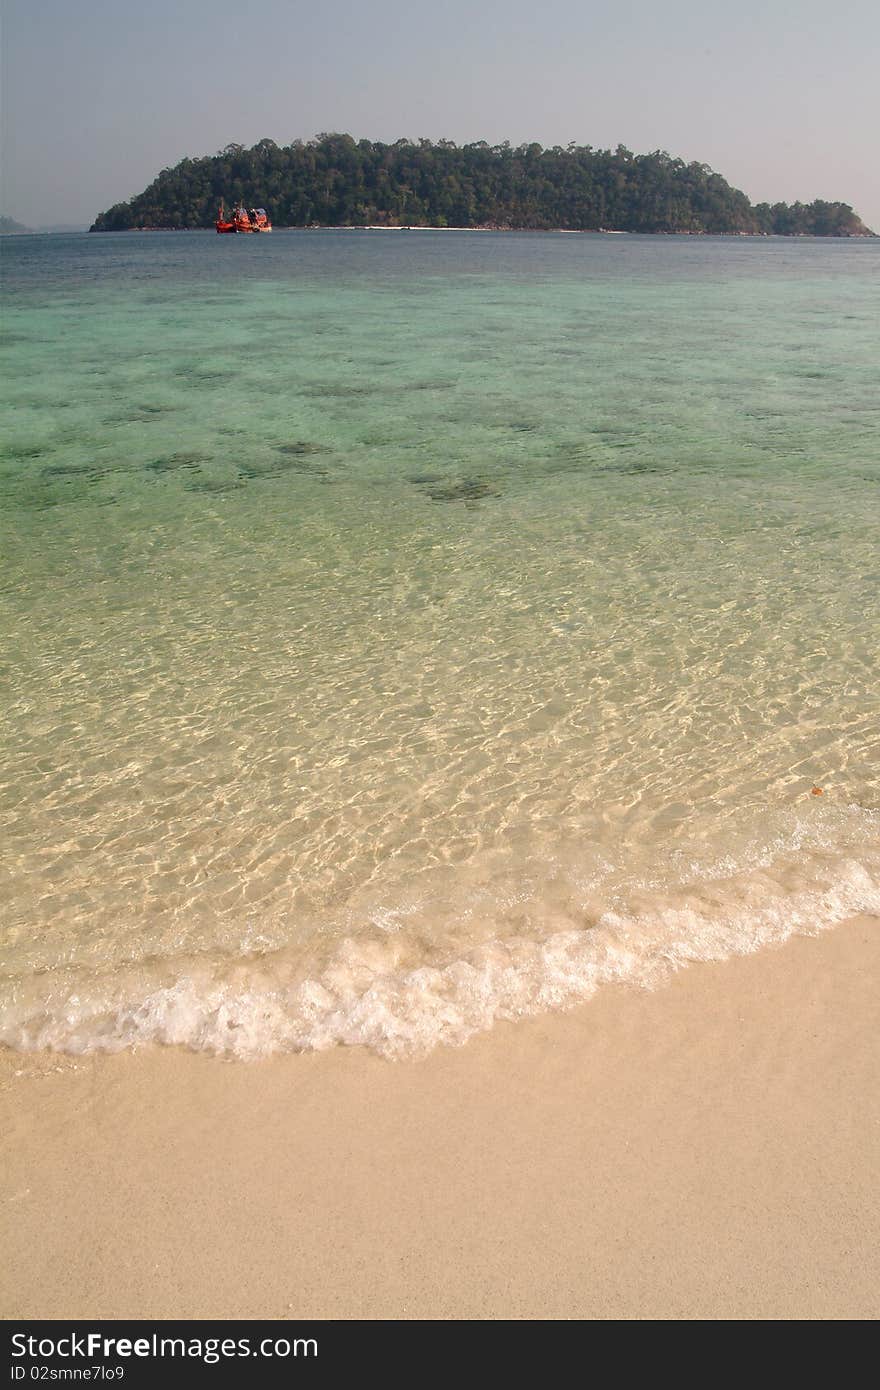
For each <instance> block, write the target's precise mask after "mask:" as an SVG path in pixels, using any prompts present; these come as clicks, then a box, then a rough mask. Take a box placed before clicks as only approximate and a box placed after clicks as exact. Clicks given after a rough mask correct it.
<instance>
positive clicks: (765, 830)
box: [0, 232, 880, 1057]
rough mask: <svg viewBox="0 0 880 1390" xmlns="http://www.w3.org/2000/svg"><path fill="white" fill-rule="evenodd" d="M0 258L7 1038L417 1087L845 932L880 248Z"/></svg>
mask: <svg viewBox="0 0 880 1390" xmlns="http://www.w3.org/2000/svg"><path fill="white" fill-rule="evenodd" d="M3 255H4V264H5V279H6V312H5V316H4V329H5V338H6V341H5V345H4V349H3V357H4V362H3V370H4V382H5V386H4V393H5V397H6V402H7V406H8V409H7V425H6V429H5V434H4V439H5V447H4V456H3V460H2V464H0V505H2V547H3V559H2V585H0V603H2V609H3V617H2V631H0V648H2V662H3V671H4V681H5V683H6V686H7V690H8V694H7V695H6V696H5V699H4V704H5V716H6V717H5V720H4V749H3V762H2V772H0V839H2V844H3V848H4V855H3V857H4V861H5V867H4V876H3V879H2V882H0V920H2V960H3V981H2V984H0V991H2V994H0V1005H2V1024H0V1039H2V1040H3V1041H5V1042H6V1043H8V1044H10V1045H12V1046H16V1047H57V1048H68V1049H72V1050H83V1049H90V1048H94V1047H110V1048H114V1047H119V1046H124V1045H127V1044H130V1043H133V1042H136V1041H139V1040H162V1041H170V1042H183V1043H187V1044H190V1045H192V1046H195V1047H203V1048H208V1049H212V1050H220V1051H230V1052H232V1053H235V1054H237V1055H239V1056H245V1057H247V1056H253V1055H258V1054H260V1053H263V1052H266V1051H271V1050H273V1049H277V1048H291V1047H296V1048H299V1047H310V1046H323V1045H326V1044H328V1043H330V1042H333V1041H344V1042H367V1043H369V1044H370V1045H372V1046H374V1047H376V1048H378V1049H379V1050H382V1051H385V1052H388V1053H395V1052H401V1051H408V1050H413V1049H416V1050H420V1049H424V1048H425V1047H429V1046H431V1045H432V1044H433V1043H434V1042H436V1041H438V1040H448V1041H458V1040H462V1039H464V1038H466V1037H467V1036H469V1035H470V1034H471V1033H473V1032H474V1031H476V1030H478V1029H481V1028H485V1027H488V1026H490V1025H491V1022H492V1021H493V1019H494V1018H497V1017H512V1016H516V1015H518V1014H522V1013H528V1012H534V1011H536V1010H540V1009H545V1008H553V1007H557V1006H561V1005H564V1004H568V1003H571V1002H573V1001H575V1000H577V999H582V998H585V997H587V996H588V995H589V994H590V993H591V992H592V991H593V989H594V988H595V987H596V985H597V984H599V983H601V982H602V981H603V980H607V979H619V978H624V979H631V980H635V981H638V982H642V983H651V982H653V981H654V980H656V979H658V978H660V977H661V976H662V975H663V973H664V972H665V971H666V970H668V969H669V968H671V967H673V966H676V965H678V964H681V963H684V962H685V961H687V960H689V959H707V958H717V957H722V956H725V955H728V954H731V953H736V952H741V951H746V950H753V949H756V948H757V947H758V946H760V945H762V944H764V943H769V942H772V941H776V940H780V939H783V938H784V937H785V936H786V935H788V934H790V933H791V932H792V931H809V930H817V929H819V928H821V927H823V926H828V925H831V924H833V923H834V922H835V921H837V920H840V919H841V918H842V917H844V916H847V915H850V914H851V913H853V912H856V911H880V766H878V764H880V711H878V701H877V674H876V660H875V658H876V649H877V641H878V620H877V594H878V579H880V565H878V558H877V540H878V521H880V392H878V376H880V371H878V362H880V327H878V325H880V242H861V243H859V242H833V243H829V242H815V241H793V242H792V241H780V240H773V239H755V240H752V239H742V240H715V239H688V238H668V239H667V238H651V237H644V238H643V237H623V236H612V237H603V236H553V235H540V234H538V235H526V234H523V235H514V234H488V233H473V234H467V233H455V234H444V233H430V232H419V233H415V232H414V233H409V234H406V233H393V234H392V233H332V232H323V233H289V234H277V233H276V234H274V235H273V237H272V238H231V237H230V238H217V237H216V236H213V235H209V234H205V235H201V234H190V235H178V236H173V235H165V236H163V235H122V236H100V237H96V236H92V237H88V236H81V237H51V238H47V237H22V238H15V239H9V240H7V241H6V243H5V244H4V246H3ZM813 787H821V788H822V789H823V794H822V795H821V796H817V795H813V794H812V788H813Z"/></svg>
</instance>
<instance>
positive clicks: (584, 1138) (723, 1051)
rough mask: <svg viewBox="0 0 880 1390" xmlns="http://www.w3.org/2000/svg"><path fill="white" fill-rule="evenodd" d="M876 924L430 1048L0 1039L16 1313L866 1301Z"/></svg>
mask: <svg viewBox="0 0 880 1390" xmlns="http://www.w3.org/2000/svg"><path fill="white" fill-rule="evenodd" d="M878 927H880V922H878V920H877V919H875V918H870V919H869V918H859V919H858V920H855V921H852V922H850V923H847V924H846V925H844V926H842V927H840V928H838V929H837V930H835V931H830V932H826V933H824V934H822V935H821V936H819V937H816V938H812V939H803V938H801V939H795V940H793V941H790V942H789V943H788V944H787V945H786V946H784V947H783V948H781V949H779V950H776V951H769V952H765V953H763V954H759V955H756V956H751V957H747V958H743V959H738V960H733V961H730V962H727V963H725V964H721V965H705V966H694V967H692V968H691V969H689V970H687V971H685V972H683V973H682V974H681V975H679V976H678V977H676V979H675V980H674V981H673V982H672V983H671V984H670V985H668V986H667V987H665V988H663V989H660V990H658V991H657V992H656V993H654V994H646V993H643V992H640V991H636V990H627V989H623V988H607V989H605V990H604V991H603V992H601V993H600V995H599V996H598V997H597V998H596V999H594V1000H593V1001H592V1002H591V1003H589V1004H587V1005H585V1006H583V1007H582V1008H580V1009H578V1010H577V1011H575V1012H573V1013H571V1014H569V1015H565V1016H559V1015H557V1016H547V1017H544V1018H540V1019H534V1020H529V1021H525V1022H523V1023H519V1024H515V1025H501V1026H498V1027H496V1028H495V1030H494V1031H493V1032H492V1033H490V1034H487V1035H484V1036H482V1037H479V1038H477V1039H475V1040H474V1041H473V1042H471V1043H469V1044H468V1046H467V1047H465V1048H462V1049H458V1050H440V1051H437V1052H435V1053H433V1054H432V1055H431V1056H430V1057H429V1058H427V1059H426V1060H425V1061H422V1062H406V1063H401V1062H398V1063H390V1062H384V1061H381V1060H379V1059H377V1058H376V1057H374V1056H371V1055H369V1054H366V1053H364V1052H362V1051H360V1050H358V1049H340V1050H336V1051H334V1052H331V1053H325V1054H321V1055H315V1054H311V1055H303V1056H290V1057H281V1058H278V1059H276V1060H273V1061H270V1062H266V1063H260V1064H250V1065H246V1064H242V1063H226V1062H220V1061H218V1060H216V1059H213V1058H209V1057H205V1056H195V1055H191V1054H188V1053H181V1052H177V1051H173V1050H164V1051H163V1050H155V1051H151V1052H144V1053H141V1054H139V1055H135V1056H131V1055H122V1056H116V1057H90V1058H81V1059H66V1058H59V1057H45V1056H43V1057H39V1058H34V1057H22V1056H18V1055H15V1054H10V1053H7V1054H4V1055H3V1057H2V1059H0V1060H2V1072H0V1080H2V1096H0V1107H2V1113H0V1131H2V1136H3V1137H2V1146H3V1155H2V1173H3V1189H2V1212H3V1230H2V1232H0V1239H2V1241H3V1246H4V1252H5V1253H4V1259H3V1261H2V1274H0V1311H2V1313H3V1315H4V1316H6V1317H18V1316H31V1317H43V1318H47V1317H85V1316H92V1317H96V1316H104V1317H129V1316H141V1317H189V1316H193V1317H195V1316H202V1317H216V1318H223V1317H257V1316H266V1317H284V1316H288V1317H298V1316H302V1317H323V1318H332V1317H367V1318H372V1317H392V1318H399V1317H433V1318H450V1317H458V1318H462V1317H490V1318H496V1317H537V1318H550V1317H565V1318H568V1317H577V1318H868V1317H875V1316H877V1314H878V1312H880V1294H878V1288H880V1200H878V1183H877V1179H878V1172H880V1162H878V1160H880V1087H878V1051H880V1045H878V1021H880V1020H878V1004H877V979H878V966H880V930H878Z"/></svg>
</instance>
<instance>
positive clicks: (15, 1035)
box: [0, 860, 880, 1060]
mask: <svg viewBox="0 0 880 1390" xmlns="http://www.w3.org/2000/svg"><path fill="white" fill-rule="evenodd" d="M836 868H837V873H836V875H835V879H836V881H835V882H834V884H833V885H831V886H829V885H827V884H826V885H825V886H823V887H821V888H817V887H815V886H814V887H813V888H811V889H810V890H806V891H804V890H801V891H799V892H794V893H786V894H774V895H773V900H772V901H769V902H767V901H765V902H763V903H755V902H754V901H752V902H749V901H748V899H750V898H752V899H753V898H754V896H755V893H756V889H757V885H756V884H755V883H754V882H752V883H751V884H750V885H748V888H747V891H746V892H745V894H744V896H745V898H746V901H745V902H743V901H742V896H741V900H740V903H739V905H738V906H733V905H731V906H730V907H724V906H722V905H721V904H719V903H718V902H717V901H716V902H715V904H714V905H710V904H708V903H706V902H705V901H704V902H702V903H700V902H697V901H693V902H687V901H686V902H684V903H681V902H680V903H678V904H674V905H665V906H659V905H658V906H655V907H654V908H653V909H652V910H650V911H649V912H647V913H643V914H640V915H629V916H628V915H624V914H617V913H614V912H606V913H605V914H604V916H603V917H601V918H600V920H599V922H598V923H597V925H596V926H594V927H592V928H590V929H586V930H571V931H563V932H557V933H555V934H554V935H551V936H549V937H547V938H546V939H544V940H539V939H530V938H525V937H521V938H512V939H507V940H496V941H492V942H490V943H488V944H483V945H481V946H479V947H475V948H474V949H473V950H472V951H470V952H467V953H465V955H464V956H463V957H461V958H460V959H457V960H454V961H452V962H450V963H448V964H445V965H442V966H430V965H424V966H420V967H416V968H410V969H406V970H401V969H395V968H393V965H392V961H393V959H394V954H393V948H391V947H386V948H385V954H383V949H382V947H381V946H380V945H379V944H378V943H376V942H375V941H369V942H363V943H359V942H358V941H356V940H353V939H350V940H348V941H346V942H344V943H343V944H342V945H341V946H340V948H339V949H338V950H337V952H336V954H335V956H334V958H333V959H332V961H331V962H330V964H329V965H328V966H327V968H326V969H325V970H323V971H322V972H321V974H320V976H319V977H318V978H310V979H306V980H300V981H296V982H293V983H290V984H283V983H281V982H280V981H279V979H278V976H277V973H276V975H275V976H273V973H272V972H273V962H272V958H271V957H266V958H263V960H262V961H241V960H238V961H236V962H235V963H234V965H233V966H232V967H230V966H229V965H227V967H226V969H227V970H228V971H230V973H232V972H234V975H235V978H234V979H232V978H229V977H227V978H223V976H222V973H221V971H222V967H221V966H219V965H217V966H214V967H209V966H205V965H201V966H193V967H192V968H190V969H188V970H187V971H186V972H185V973H182V974H180V975H179V977H178V978H177V979H176V980H174V981H173V982H172V983H170V984H167V985H163V986H162V987H160V988H154V989H148V990H147V992H146V993H143V992H142V993H141V994H140V998H139V1000H137V1001H134V1000H132V999H128V1000H126V999H124V998H121V997H120V991H121V990H122V987H121V986H120V985H119V984H118V983H116V984H114V983H113V981H112V979H108V978H105V980H104V982H103V985H101V984H100V983H99V982H97V981H92V982H91V983H92V985H93V986H97V987H96V988H94V989H93V992H92V994H91V998H89V997H88V995H87V993H86V991H85V990H84V989H82V988H81V987H80V990H79V992H77V993H73V992H65V991H60V992H59V991H57V990H55V991H53V993H54V995H55V999H56V1007H53V1008H47V1007H46V1006H45V1005H44V1006H42V1007H37V1005H36V1001H32V1002H31V1006H30V1007H29V1006H28V1005H27V1004H26V1003H25V1001H24V1000H23V999H20V1001H19V1007H17V1008H13V1009H12V1010H11V1011H7V1017H6V1021H5V1023H4V1024H3V1026H2V1027H0V1041H2V1042H4V1043H6V1044H7V1045H8V1046H11V1047H14V1048H17V1049H19V1050H27V1051H31V1050H39V1049H53V1050H58V1051H66V1052H73V1053H83V1052H91V1051H97V1050H102V1051H118V1050H121V1049H123V1048H125V1047H130V1046H136V1045H138V1044H143V1043H165V1044H174V1045H179V1046H185V1047H189V1048H191V1049H195V1050H200V1051H208V1052H213V1053H217V1054H224V1055H228V1056H233V1057H236V1058H240V1059H243V1060H251V1059H255V1058H260V1057H265V1056H268V1055H270V1054H272V1053H274V1052H279V1051H306V1050H313V1049H322V1048H328V1047H332V1046H334V1045H338V1044H345V1045H364V1046H366V1047H369V1048H372V1049H373V1050H374V1051H376V1052H378V1053H380V1054H381V1055H383V1056H386V1057H399V1056H413V1055H420V1054H424V1053H426V1052H428V1051H430V1049H431V1048H433V1047H435V1046H437V1045H438V1044H440V1043H445V1044H461V1043H464V1042H466V1041H467V1040H468V1039H469V1038H471V1037H473V1036H474V1034H476V1033H480V1032H483V1031H485V1030H487V1029H489V1028H491V1027H492V1025H493V1024H494V1023H495V1021H496V1020H498V1019H506V1020H512V1019H517V1018H523V1017H525V1016H528V1015H533V1014H538V1013H543V1012H547V1011H552V1010H557V1009H566V1008H570V1007H572V1006H573V1005H575V1004H578V1003H581V1002H583V1001H585V1000H588V999H589V998H590V997H591V996H592V995H593V994H594V993H595V992H596V990H597V989H599V987H600V986H601V985H603V984H609V983H612V982H615V983H621V982H622V983H627V984H630V985H637V986H641V987H643V988H649V989H650V988H654V987H655V986H656V985H658V984H660V983H661V982H663V981H664V980H665V979H667V978H668V977H669V976H670V975H671V974H672V973H673V972H674V971H677V970H680V969H682V968H683V967H685V966H687V965H689V964H691V963H692V962H694V961H721V960H725V959H727V958H729V957H731V956H739V955H747V954H750V953H752V952H755V951H759V950H761V949H763V948H765V947H769V946H775V945H779V944H781V943H782V942H784V941H786V940H787V939H788V938H789V937H791V936H793V935H816V934H818V933H819V932H820V931H822V930H824V929H826V928H828V927H832V926H834V925H835V924H837V923H839V922H841V921H843V920H844V919H846V918H848V917H852V916H855V915H857V914H860V913H868V914H878V915H880V886H878V882H877V881H876V879H875V878H874V877H872V875H871V873H869V872H868V870H867V869H866V868H865V867H864V866H863V865H861V864H859V863H858V862H856V861H854V860H847V861H844V862H843V863H839V864H838V865H837V866H836ZM145 983H146V982H145V981H141V985H142V986H143V984H145ZM81 985H82V982H81ZM128 989H129V992H131V982H129V987H128ZM62 996H63V998H62Z"/></svg>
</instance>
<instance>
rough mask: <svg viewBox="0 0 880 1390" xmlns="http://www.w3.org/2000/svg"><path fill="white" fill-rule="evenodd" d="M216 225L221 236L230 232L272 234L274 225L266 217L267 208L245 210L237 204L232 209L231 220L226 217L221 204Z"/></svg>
mask: <svg viewBox="0 0 880 1390" xmlns="http://www.w3.org/2000/svg"><path fill="white" fill-rule="evenodd" d="M214 225H215V226H216V228H217V231H218V232H219V233H220V234H221V235H222V234H225V233H229V232H239V233H245V232H271V230H272V223H271V222H270V221H269V218H268V216H267V215H266V209H265V208H245V207H244V206H243V205H242V204H241V203H236V205H235V207H234V208H233V209H232V217H231V218H228V217H227V216H226V213H225V212H224V209H223V204H222V203H221V204H220V211H219V212H218V214H217V221H216V222H215V224H214Z"/></svg>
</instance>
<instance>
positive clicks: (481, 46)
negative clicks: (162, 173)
mask: <svg viewBox="0 0 880 1390" xmlns="http://www.w3.org/2000/svg"><path fill="white" fill-rule="evenodd" d="M2 6H3V15H4V25H3V40H4V41H3V79H4V80H3V166H4V172H3V186H2V205H0V210H2V212H4V213H6V214H7V215H8V216H13V217H16V218H18V220H19V221H22V222H25V223H28V224H30V225H38V224H51V223H62V222H83V223H87V222H90V221H91V220H92V219H93V218H94V217H95V215H96V214H97V213H98V212H99V211H101V210H103V209H104V208H107V207H109V206H110V205H111V204H112V203H116V202H120V201H121V200H122V199H124V198H128V197H130V196H131V195H132V194H134V193H139V192H140V191H141V190H142V189H143V188H144V187H145V186H146V184H147V183H149V182H150V181H151V180H152V178H153V177H154V176H155V175H156V174H157V173H158V171H159V170H160V169H161V168H163V167H165V166H167V165H172V164H175V163H176V162H177V161H178V160H179V159H180V158H182V157H183V156H184V155H199V154H212V153H214V152H215V151H216V150H218V149H221V148H222V147H223V146H224V145H226V144H228V143H230V142H231V141H238V142H240V143H242V144H246V145H250V144H253V143H254V142H255V141H257V140H259V139H261V138H262V137H263V136H271V137H272V138H273V139H274V140H277V141H278V143H279V144H287V143H289V142H290V141H291V140H293V139H295V138H297V137H301V138H303V139H307V138H309V137H310V136H312V135H315V134H317V133H318V132H319V131H323V130H340V131H348V132H349V133H350V134H352V135H354V136H355V137H357V138H361V137H364V136H365V137H367V138H369V139H373V140H387V141H391V140H395V139H397V138H398V137H400V136H403V135H406V136H410V137H412V138H418V137H419V136H429V137H430V138H432V139H439V138H440V137H445V138H447V139H450V140H456V141H458V142H460V143H465V142H467V141H469V140H480V139H482V140H488V141H489V142H490V144H494V143H496V142H498V141H501V140H504V139H509V140H510V141H511V142H512V143H513V144H519V143H521V142H525V141H531V140H538V141H540V142H541V143H542V144H544V145H555V144H560V145H566V144H568V142H569V141H570V140H574V141H576V142H577V143H578V144H590V145H594V146H599V147H604V146H612V147H613V146H615V145H617V144H619V143H622V144H624V145H628V146H629V147H630V149H633V150H635V151H637V152H640V153H641V152H643V151H646V150H652V149H666V150H668V151H669V152H670V153H671V154H673V155H679V156H681V157H682V158H684V159H698V160H701V161H705V162H706V163H707V164H711V165H712V166H713V168H715V169H717V170H718V171H719V173H721V174H723V175H724V176H725V177H726V178H727V179H728V180H729V181H730V182H731V183H732V184H734V185H735V186H736V187H739V188H742V189H744V191H745V192H746V193H747V194H748V195H749V197H750V198H752V199H753V200H754V201H761V200H764V199H767V200H770V201H775V200H778V199H784V200H785V201H786V202H791V201H793V200H794V199H796V198H801V199H803V200H804V201H810V200H811V199H813V198H817V197H819V198H827V199H842V200H844V201H846V202H850V203H852V204H853V206H854V207H855V208H856V211H857V212H859V213H861V215H862V216H863V217H864V218H865V220H866V221H867V222H868V223H869V224H870V225H872V226H873V227H874V228H875V229H876V230H880V165H878V158H877V141H878V131H880V111H878V97H877V74H878V72H880V3H878V0H837V3H829V0H763V2H762V3H759V0H740V2H739V3H737V0H724V3H720V0H543V3H542V4H540V5H539V4H537V3H526V2H525V0H482V3H481V0H445V2H444V0H434V2H432V3H425V2H424V0H308V2H307V3H304V0H255V2H254V3H253V4H252V5H246V4H245V3H244V0H237V3H234V0H2Z"/></svg>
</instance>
